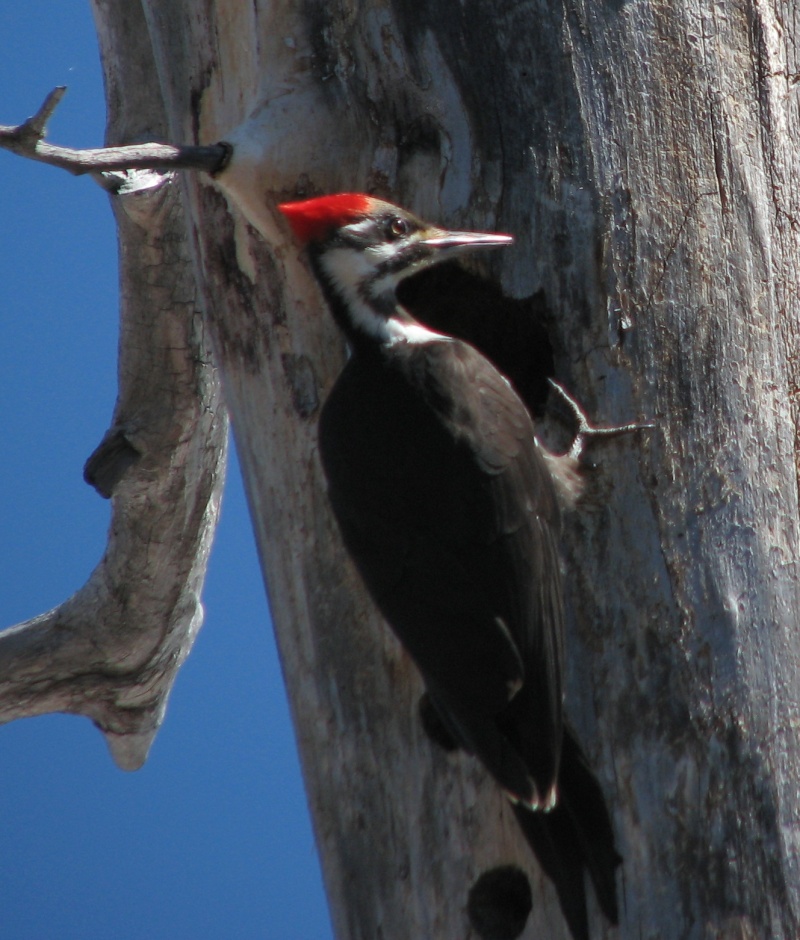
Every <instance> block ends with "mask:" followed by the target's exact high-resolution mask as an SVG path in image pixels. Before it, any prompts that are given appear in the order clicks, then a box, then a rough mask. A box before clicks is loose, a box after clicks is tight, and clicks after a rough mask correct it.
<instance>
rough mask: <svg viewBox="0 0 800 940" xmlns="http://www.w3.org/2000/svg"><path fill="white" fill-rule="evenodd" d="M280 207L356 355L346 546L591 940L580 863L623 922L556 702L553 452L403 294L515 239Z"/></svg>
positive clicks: (558, 585)
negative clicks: (444, 268)
mask: <svg viewBox="0 0 800 940" xmlns="http://www.w3.org/2000/svg"><path fill="white" fill-rule="evenodd" d="M278 209H279V210H280V212H281V213H283V215H284V216H285V218H286V220H287V221H288V223H289V226H290V228H291V230H292V232H293V234H294V236H295V238H296V240H297V241H298V242H299V243H300V245H301V246H302V247H304V248H305V250H306V251H307V255H308V259H309V261H310V267H311V269H312V271H313V273H314V275H315V277H316V279H317V281H318V283H319V285H320V288H321V292H322V295H323V297H324V299H325V301H326V303H327V306H328V308H329V309H330V312H331V314H332V315H333V318H334V320H335V322H336V324H337V325H338V327H339V328H340V330H341V332H342V333H343V334H344V338H345V340H346V342H347V346H348V349H349V357H348V359H347V362H346V364H345V366H344V368H343V370H342V372H341V374H340V375H339V376H338V378H337V379H336V381H335V383H334V385H333V388H332V390H331V392H330V393H329V395H328V397H327V400H326V401H325V403H324V406H323V408H322V410H321V414H320V418H319V429H318V441H319V453H320V458H321V462H322V467H323V470H324V473H325V476H326V479H327V485H328V496H329V499H330V504H331V507H332V509H333V513H334V516H335V518H336V520H337V522H338V526H339V529H340V531H341V535H342V539H343V542H344V544H345V547H346V549H347V551H348V552H349V554H350V556H351V558H352V559H353V561H354V563H355V566H356V568H357V570H358V572H359V574H360V576H361V578H362V580H363V582H364V584H365V586H366V588H367V590H368V592H369V594H370V596H371V598H372V600H373V601H374V603H375V605H376V606H377V608H378V610H379V611H380V612H381V614H382V616H383V618H384V619H385V621H386V622H387V623H388V624H389V626H390V627H391V628H392V630H393V631H394V632H395V634H396V635H397V637H398V639H399V640H400V642H401V644H402V645H403V646H404V648H405V649H406V651H407V652H408V654H409V655H410V657H411V659H412V660H413V661H414V663H415V664H416V666H417V668H418V670H419V672H420V673H421V676H422V679H423V680H424V683H425V687H426V695H427V698H428V700H429V703H430V706H431V708H432V713H433V715H434V716H435V718H436V721H437V722H438V723H439V725H440V728H441V731H442V733H443V734H444V736H445V737H448V738H450V739H451V740H452V741H453V742H455V743H456V744H457V746H459V747H461V748H462V749H463V750H465V751H467V752H469V753H471V754H473V755H474V756H475V757H477V758H478V760H480V761H481V762H482V763H483V765H484V767H485V768H486V769H487V770H488V772H489V774H490V775H491V776H492V777H493V778H494V780H495V781H496V782H497V784H498V785H499V786H500V787H501V788H502V789H503V790H504V791H505V792H506V794H507V795H508V797H509V799H510V800H511V802H512V804H513V807H514V812H515V815H516V818H517V820H518V821H519V824H520V826H521V828H522V831H523V833H524V835H525V837H526V839H527V840H528V842H529V843H530V845H531V847H532V849H533V851H534V853H535V855H536V857H537V858H538V860H539V862H540V864H541V866H542V868H543V869H544V871H545V873H546V874H547V875H548V876H549V878H550V879H551V880H552V882H553V883H554V885H555V888H556V892H557V894H558V897H559V901H560V904H561V908H562V911H563V913H564V916H565V919H566V921H567V924H568V926H569V928H570V931H571V933H572V935H573V937H574V938H575V940H588V937H589V928H588V914H587V900H586V887H585V878H584V873H587V872H588V875H589V876H590V879H591V881H592V883H593V885H594V889H595V894H596V896H597V899H598V902H599V905H600V908H601V910H602V911H603V913H604V915H605V916H606V918H607V919H608V920H609V921H610V922H611V923H613V924H616V923H617V922H618V907H617V898H616V875H615V872H616V868H617V866H618V865H619V864H620V862H621V858H620V856H619V854H618V852H617V849H616V845H615V841H614V834H613V829H612V824H611V820H610V815H609V811H608V808H607V806H606V802H605V798H604V796H603V792H602V789H601V787H600V784H599V783H598V781H597V780H596V778H595V776H594V775H593V773H592V771H591V769H590V767H589V763H588V761H587V759H586V757H585V755H584V753H583V750H582V749H581V746H580V744H579V742H578V739H577V737H576V735H575V733H574V731H573V730H572V728H571V727H570V726H569V724H568V722H567V721H566V719H565V716H564V708H563V699H564V659H565V648H564V600H563V587H562V574H561V568H560V558H559V545H558V543H559V537H560V528H561V520H560V515H561V510H560V505H559V480H558V475H559V471H558V461H556V460H553V459H552V455H550V454H548V452H547V451H546V450H545V449H544V448H543V446H542V445H541V444H540V442H539V441H538V440H537V437H536V434H535V430H534V425H533V420H532V418H531V415H530V413H529V412H528V409H527V408H526V406H525V404H524V403H523V401H522V399H521V398H520V397H519V395H518V394H517V393H516V392H515V390H514V388H513V387H512V384H511V383H510V381H509V380H508V379H507V378H506V377H505V376H504V375H503V374H501V373H500V372H499V371H498V369H497V368H496V367H495V366H494V365H493V364H492V362H490V360H489V359H488V358H487V357H486V356H485V355H483V354H482V353H481V352H480V351H479V350H478V349H476V348H475V347H474V346H472V345H470V344H469V343H467V342H464V341H462V340H460V339H457V338H456V337H454V336H452V335H449V334H447V333H443V332H440V331H438V330H436V329H433V328H431V327H429V326H427V325H425V324H424V323H422V322H420V321H419V320H417V319H416V318H415V317H414V316H413V315H412V313H411V312H409V310H408V309H406V308H404V307H403V306H402V305H401V304H400V302H399V301H398V298H397V289H398V286H399V285H400V284H401V282H402V281H403V280H404V279H406V278H409V277H411V276H413V275H414V274H415V273H417V272H419V271H422V270H424V269H426V268H428V267H430V266H431V265H434V264H438V263H440V262H443V261H449V260H451V259H454V258H459V257H460V256H462V255H464V254H466V253H468V252H472V251H477V250H482V249H489V248H499V247H502V246H508V245H510V244H511V243H512V241H513V238H512V237H511V236H510V235H505V234H498V233H486V232H465V231H451V230H448V229H444V228H441V227H438V226H436V225H432V224H429V223H427V222H424V221H422V220H421V219H419V218H418V217H416V216H415V215H413V214H412V213H411V212H408V211H407V210H405V209H402V208H400V207H399V206H396V205H393V204H392V203H389V202H386V201H384V200H381V199H378V198H375V197H373V196H369V195H365V194H361V193H339V194H335V195H328V196H320V197H315V198H311V199H304V200H300V201H295V202H286V203H282V204H280V205H279V206H278Z"/></svg>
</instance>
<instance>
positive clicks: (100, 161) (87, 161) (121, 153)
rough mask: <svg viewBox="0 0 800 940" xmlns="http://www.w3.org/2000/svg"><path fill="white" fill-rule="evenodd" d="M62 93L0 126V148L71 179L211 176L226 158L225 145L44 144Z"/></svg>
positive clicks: (227, 148)
mask: <svg viewBox="0 0 800 940" xmlns="http://www.w3.org/2000/svg"><path fill="white" fill-rule="evenodd" d="M66 90H67V89H66V87H64V86H63V85H62V86H59V87H57V88H54V89H53V91H51V92H50V94H49V95H48V96H47V98H46V99H45V100H44V102H43V104H42V106H41V107H40V108H39V110H38V111H37V112H36V114H34V115H33V116H32V117H30V118H28V120H27V121H25V122H24V123H22V124H18V125H14V126H5V125H0V148H2V149H3V150H9V151H11V152H12V153H15V154H17V155H18V156H20V157H26V158H27V159H29V160H38V161H40V162H41V163H48V164H50V165H51V166H57V167H61V169H64V170H68V171H69V172H70V173H72V174H74V175H75V176H81V175H83V174H86V173H110V172H113V171H119V170H202V171H203V172H206V173H209V174H211V175H212V176H213V175H214V174H216V173H219V172H220V171H221V170H223V169H224V168H225V166H226V164H227V162H228V160H229V158H230V154H231V147H230V146H229V145H228V144H226V143H217V144H210V145H208V146H193V145H187V146H183V147H175V146H172V145H171V144H161V143H154V142H153V143H142V144H131V145H129V146H125V147H98V148H95V149H90V150H74V149H72V148H70V147H57V146H55V145H53V144H47V143H45V142H44V136H45V132H46V125H47V122H48V120H49V119H50V117H51V116H52V114H53V112H54V111H55V109H56V107H57V106H58V104H59V102H60V101H61V99H62V98H63V97H64V94H65V93H66ZM113 188H116V186H114V187H113Z"/></svg>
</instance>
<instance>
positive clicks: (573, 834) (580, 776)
mask: <svg viewBox="0 0 800 940" xmlns="http://www.w3.org/2000/svg"><path fill="white" fill-rule="evenodd" d="M514 811H515V813H516V816H517V819H518V821H519V824H520V826H521V827H522V831H523V832H524V833H525V837H526V839H527V840H528V842H529V843H530V846H531V848H532V849H533V851H534V853H535V854H536V857H537V859H538V860H539V864H540V865H541V866H542V868H543V869H544V871H545V873H546V874H547V875H548V877H549V878H550V880H551V881H552V882H553V884H554V885H555V889H556V892H557V893H558V899H559V902H560V903H561V910H562V911H563V913H564V918H565V920H566V921H567V923H568V925H569V928H570V931H571V933H572V936H573V937H574V938H575V940H589V921H588V915H587V911H586V887H585V883H584V872H585V871H586V872H588V873H589V877H590V878H591V880H592V884H593V885H594V890H595V894H596V895H597V900H598V902H599V904H600V908H601V910H602V911H603V913H604V914H605V916H606V917H607V918H608V920H609V921H610V922H611V923H612V924H616V923H617V922H618V919H619V915H618V908H617V886H616V875H615V872H616V869H617V866H618V865H619V864H620V862H621V861H622V857H621V856H620V855H619V853H618V852H617V849H616V846H615V844H614V832H613V830H612V828H611V817H610V816H609V812H608V808H607V806H606V801H605V798H604V797H603V792H602V790H601V789H600V784H599V783H598V782H597V779H596V778H595V776H594V774H593V773H592V772H591V770H590V769H589V764H588V762H587V760H586V758H585V756H584V754H583V751H582V750H581V746H580V744H578V740H577V738H576V737H575V734H574V732H573V731H572V729H571V728H568V727H565V728H564V742H563V749H562V752H561V766H560V770H559V774H558V804H557V805H556V807H555V808H554V809H553V810H551V811H550V812H548V813H542V812H532V811H531V810H529V809H526V808H525V807H524V806H523V805H521V804H517V805H515V807H514Z"/></svg>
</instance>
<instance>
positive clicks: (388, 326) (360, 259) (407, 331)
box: [321, 248, 450, 346]
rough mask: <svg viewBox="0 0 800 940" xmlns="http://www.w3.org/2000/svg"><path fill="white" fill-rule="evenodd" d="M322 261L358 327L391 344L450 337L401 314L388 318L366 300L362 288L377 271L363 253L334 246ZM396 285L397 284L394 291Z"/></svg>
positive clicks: (423, 341)
mask: <svg viewBox="0 0 800 940" xmlns="http://www.w3.org/2000/svg"><path fill="white" fill-rule="evenodd" d="M321 261H322V265H323V267H324V268H325V272H326V274H327V275H328V277H329V278H330V280H331V284H332V286H333V288H334V290H335V291H336V293H337V294H338V295H339V296H340V297H341V299H342V300H343V301H344V303H345V305H346V307H347V310H348V312H349V314H350V318H351V320H352V323H353V326H354V327H355V328H356V329H357V330H360V331H361V332H362V333H364V334H366V335H367V336H372V337H373V338H374V339H375V340H377V342H379V343H385V344H386V345H388V346H392V345H394V344H395V343H430V342H432V341H434V340H449V339H450V337H449V336H445V335H444V334H443V333H436V332H435V331H434V330H429V329H427V327H424V326H422V324H421V323H415V322H411V323H409V322H407V321H406V320H402V319H400V318H398V317H389V318H388V319H387V318H386V317H383V316H381V315H380V314H379V313H377V312H376V311H375V310H374V309H373V308H372V307H371V306H370V305H369V304H368V303H367V302H366V301H365V299H364V297H363V296H362V294H361V291H360V289H359V288H360V285H362V284H363V283H364V282H365V281H366V280H367V279H368V277H369V275H370V273H371V272H372V271H374V266H373V264H372V263H371V262H370V261H369V259H368V258H366V257H364V255H363V254H362V253H361V252H355V251H351V250H349V249H347V248H340V249H333V250H332V251H329V252H327V253H326V254H324V255H323V256H322V259H321ZM385 280H388V278H387V279H385ZM382 284H383V282H382ZM384 286H385V285H384ZM394 286H395V285H394V283H393V284H392V285H391V287H392V291H391V293H392V294H393V293H394V290H393V288H394Z"/></svg>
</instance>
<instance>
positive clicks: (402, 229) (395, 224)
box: [389, 216, 411, 238]
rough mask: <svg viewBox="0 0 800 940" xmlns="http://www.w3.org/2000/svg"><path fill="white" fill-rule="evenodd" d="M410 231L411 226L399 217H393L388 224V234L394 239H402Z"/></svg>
mask: <svg viewBox="0 0 800 940" xmlns="http://www.w3.org/2000/svg"><path fill="white" fill-rule="evenodd" d="M410 231H411V226H410V225H409V224H408V222H406V220H405V219H401V218H400V217H399V216H395V218H393V219H392V220H391V221H390V222H389V233H390V234H391V235H392V236H393V237H394V238H402V237H403V236H404V235H408V233H409V232H410Z"/></svg>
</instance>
